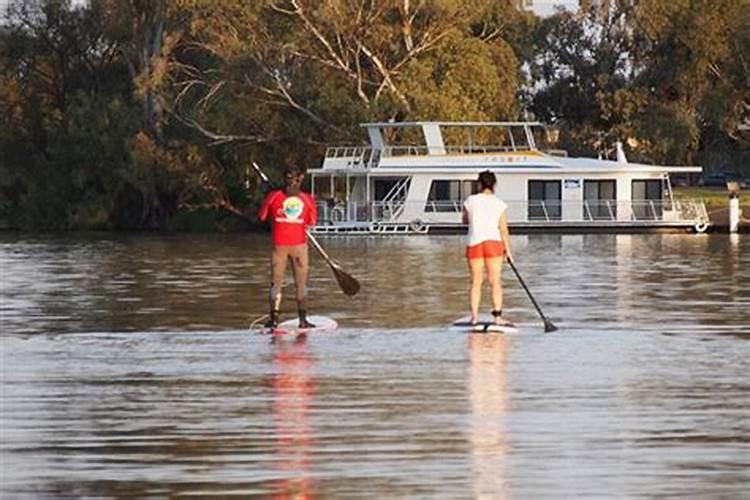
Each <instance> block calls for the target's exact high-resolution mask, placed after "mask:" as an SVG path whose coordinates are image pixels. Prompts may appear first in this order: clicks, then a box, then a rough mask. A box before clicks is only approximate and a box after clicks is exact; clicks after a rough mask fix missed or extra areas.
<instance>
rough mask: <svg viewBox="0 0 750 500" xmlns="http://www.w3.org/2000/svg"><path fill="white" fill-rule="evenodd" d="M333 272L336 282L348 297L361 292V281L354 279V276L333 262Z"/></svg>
mask: <svg viewBox="0 0 750 500" xmlns="http://www.w3.org/2000/svg"><path fill="white" fill-rule="evenodd" d="M331 271H333V275H334V276H335V277H336V281H337V282H338V284H339V287H340V288H341V291H343V292H344V293H345V294H347V295H357V292H359V281H357V280H356V279H354V276H352V275H351V274H349V273H347V272H346V271H344V270H343V269H341V268H340V267H339V266H337V265H336V264H335V263H333V262H331Z"/></svg>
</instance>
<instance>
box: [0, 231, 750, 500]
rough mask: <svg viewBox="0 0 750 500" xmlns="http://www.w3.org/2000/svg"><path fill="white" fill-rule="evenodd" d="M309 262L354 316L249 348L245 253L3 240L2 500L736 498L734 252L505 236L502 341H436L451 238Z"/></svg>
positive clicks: (449, 283) (743, 447) (737, 309)
mask: <svg viewBox="0 0 750 500" xmlns="http://www.w3.org/2000/svg"><path fill="white" fill-rule="evenodd" d="M321 241H322V243H323V244H324V245H325V246H326V248H327V249H328V250H329V251H330V253H331V254H332V255H333V256H334V257H335V258H336V259H337V260H338V261H339V262H341V263H342V264H343V265H344V266H345V267H346V269H347V270H349V271H350V272H352V273H353V274H354V275H355V276H356V277H357V278H358V279H359V280H360V282H361V283H362V291H361V293H360V294H359V295H357V296H356V297H354V298H350V297H347V296H345V295H343V294H342V293H341V292H340V291H339V290H338V288H337V286H336V284H335V282H334V281H333V280H332V277H331V275H330V272H329V271H328V269H327V266H325V265H324V263H323V262H322V261H321V260H320V259H319V258H317V257H313V260H314V265H313V269H312V276H311V287H310V288H311V294H312V297H313V312H314V313H316V314H327V315H331V316H333V317H334V318H336V319H337V320H338V321H339V323H340V324H341V328H340V329H339V330H338V331H337V332H335V333H333V334H325V335H323V334H321V335H311V336H310V337H309V338H307V339H294V338H280V339H277V341H276V342H272V341H271V340H272V339H271V337H268V336H264V335H257V334H250V333H249V332H247V331H246V330H245V328H246V326H247V324H248V323H249V321H250V320H251V319H253V318H255V317H257V316H260V315H261V314H263V313H264V312H265V307H266V305H265V297H266V294H267V286H268V250H269V245H270V242H269V240H268V238H267V237H266V236H257V235H256V236H249V235H227V236H216V235H211V236H206V235H203V236H195V235H190V236H185V235H183V236H168V237H164V236H155V235H147V236H135V235H126V236H117V237H106V238H99V237H97V238H89V239H81V238H67V237H53V238H25V237H18V236H13V237H11V236H8V235H3V236H2V240H0V265H1V268H0V269H2V278H3V280H2V289H0V297H1V298H2V301H1V302H0V307H1V308H2V311H1V312H2V326H3V337H2V340H3V341H2V383H1V386H0V387H1V388H2V393H1V394H2V413H1V414H0V424H1V425H0V427H1V428H2V430H3V432H2V448H1V449H0V459H2V464H3V471H2V473H3V482H2V486H0V492H1V494H2V496H3V497H5V496H8V497H16V496H31V497H85V496H135V497H144V496H156V497H158V496H173V495H226V496H231V495H236V496H275V497H280V498H287V497H296V498H316V497H319V498H328V497H351V496H357V495H362V494H363V493H364V492H366V494H367V495H368V496H378V497H393V496H398V497H404V496H409V497H414V496H416V497H436V496H437V497H450V498H456V497H488V498H541V497H567V498H572V497H586V496H588V497H595V498H607V497H611V496H613V494H614V495H617V496H622V497H628V498H630V497H641V496H643V497H654V496H673V497H685V496H693V497H695V496H696V495H697V496H698V497H701V498H737V497H741V496H742V495H743V494H744V493H745V490H746V484H748V482H749V481H750V473H748V471H749V470H750V460H749V459H748V454H747V449H748V446H749V445H750V442H749V441H748V436H750V406H748V398H747V395H748V394H749V393H750V384H749V383H748V381H747V380H748V379H747V373H748V372H749V371H750V361H749V360H750V344H749V343H748V342H747V340H748V339H749V338H750V326H749V325H750V321H749V320H748V311H750V293H748V283H750V281H749V280H748V278H750V270H749V269H750V265H749V264H750V240H748V237H747V235H741V236H737V237H726V236H725V235H699V236H696V235H533V236H517V237H515V238H514V254H515V256H516V262H517V265H518V268H519V270H520V271H521V273H522V275H523V277H524V280H525V281H526V282H527V284H528V286H529V288H530V289H531V290H532V291H533V293H534V296H535V297H536V298H537V300H538V301H539V302H540V304H541V306H542V308H543V310H544V312H545V314H546V315H547V316H549V317H550V318H551V319H552V320H553V321H554V322H555V324H556V325H557V326H559V327H560V331H559V332H556V333H553V334H544V333H543V325H542V322H541V320H540V319H539V317H538V316H537V314H536V312H535V311H534V309H533V307H532V306H531V304H530V303H529V302H528V298H527V297H526V295H525V293H524V292H523V290H522V289H521V288H520V286H519V285H518V283H517V282H516V281H515V278H514V277H513V274H512V273H510V272H508V271H509V270H506V271H505V273H506V275H505V284H506V305H505V309H506V311H507V312H508V314H509V315H510V316H511V317H512V318H513V319H515V320H516V321H517V322H519V323H520V325H521V329H520V333H518V334H514V335H507V336H500V335H464V334H456V333H455V332H450V331H448V330H447V329H446V328H445V327H443V326H441V325H447V324H449V323H450V322H451V321H452V320H454V319H455V318H457V317H460V316H463V315H465V314H466V286H467V283H466V281H467V271H466V269H465V263H464V260H463V240H462V239H461V238H460V237H451V236H446V237H418V238H410V237H406V238H393V239H390V238H383V237H376V238H368V237H365V238H359V237H358V238H321ZM290 292H291V289H290V288H288V289H287V295H288V296H291V293H290ZM485 300H486V299H485ZM485 304H486V302H485ZM485 307H488V306H485ZM284 309H285V310H286V311H287V314H286V315H287V316H289V317H291V316H292V315H293V310H294V306H293V304H291V303H289V302H288V301H286V302H285V307H284ZM71 334H75V335H71ZM295 340H297V341H295Z"/></svg>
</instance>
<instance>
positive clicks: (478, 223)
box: [464, 193, 508, 246]
mask: <svg viewBox="0 0 750 500" xmlns="http://www.w3.org/2000/svg"><path fill="white" fill-rule="evenodd" d="M464 208H465V209H466V212H467V213H468V214H469V237H468V241H467V244H468V245H469V246H473V245H478V244H479V243H481V242H483V241H502V240H503V238H502V236H501V235H500V227H499V225H500V216H501V215H503V213H505V211H506V210H507V209H508V205H506V204H505V202H504V201H503V200H501V199H500V198H498V197H497V196H495V195H494V194H484V193H477V194H473V195H471V196H469V197H468V198H466V201H465V202H464Z"/></svg>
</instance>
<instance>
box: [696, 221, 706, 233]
mask: <svg viewBox="0 0 750 500" xmlns="http://www.w3.org/2000/svg"><path fill="white" fill-rule="evenodd" d="M694 227H695V232H696V233H705V232H706V230H707V229H708V222H698V223H696V224H695V226H694Z"/></svg>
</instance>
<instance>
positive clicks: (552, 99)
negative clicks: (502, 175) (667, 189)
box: [529, 0, 747, 163]
mask: <svg viewBox="0 0 750 500" xmlns="http://www.w3.org/2000/svg"><path fill="white" fill-rule="evenodd" d="M746 11H747V2H743V1H741V0H716V1H714V0H711V1H709V0H695V1H693V0H676V1H673V2H662V1H658V0H642V1H638V2H636V1H633V0H608V1H604V2H584V3H583V4H582V9H581V12H580V13H579V14H576V15H574V14H564V13H561V14H559V15H557V16H553V17H551V18H549V19H547V20H545V21H543V22H542V23H541V26H540V29H539V30H538V32H537V37H536V40H537V44H538V45H537V51H536V59H535V60H534V62H533V64H532V65H531V73H532V77H533V80H534V81H535V82H536V84H537V87H536V88H533V89H532V91H531V92H530V94H531V97H530V99H529V101H530V103H531V104H530V108H531V109H532V110H533V111H534V112H535V113H536V114H537V115H538V116H540V117H541V118H543V119H547V120H561V121H563V122H564V123H565V124H566V125H567V127H566V134H564V137H565V138H566V140H567V141H568V143H567V144H566V146H567V147H569V148H571V149H576V146H577V145H583V147H584V149H588V150H589V151H593V152H598V153H607V151H608V147H609V146H611V144H612V143H613V142H614V141H615V140H617V139H620V140H625V141H626V144H627V146H628V148H629V150H630V153H631V156H632V157H634V158H636V159H641V160H645V161H655V162H663V163H693V162H695V161H696V160H698V159H701V158H703V159H705V158H707V157H708V156H710V155H707V152H708V151H709V150H711V144H710V141H707V138H709V137H712V136H714V137H718V138H721V139H722V140H724V141H726V140H728V139H729V138H730V137H731V136H732V129H733V128H734V129H735V130H736V126H737V123H738V116H739V115H741V114H742V110H743V109H744V108H743V106H746V104H747V76H746V73H745V74H744V76H743V70H742V68H746V67H747V65H746V64H744V62H743V57H745V56H744V55H743V54H746V53H747V50H742V46H743V44H746V41H744V42H743V40H746V38H747V35H746V33H747V29H746V24H745V28H743V27H742V21H741V19H742V18H743V13H745V12H746ZM745 23H746V21H745ZM743 33H744V34H743ZM743 79H744V81H743ZM730 142H732V141H731V140H730ZM713 147H714V148H715V149H714V151H717V150H720V149H722V147H721V146H719V145H718V143H716V142H714V144H713ZM734 147H741V145H739V144H736V145H735V146H734Z"/></svg>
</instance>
